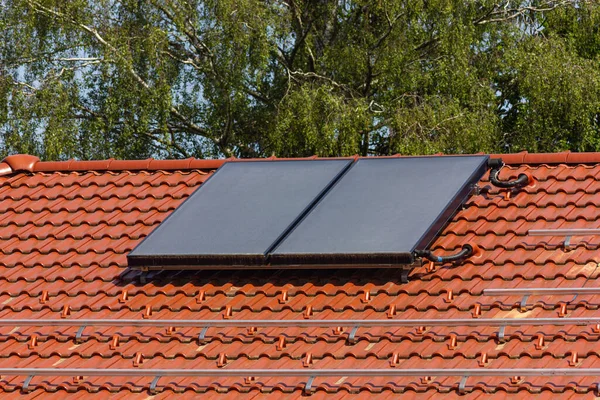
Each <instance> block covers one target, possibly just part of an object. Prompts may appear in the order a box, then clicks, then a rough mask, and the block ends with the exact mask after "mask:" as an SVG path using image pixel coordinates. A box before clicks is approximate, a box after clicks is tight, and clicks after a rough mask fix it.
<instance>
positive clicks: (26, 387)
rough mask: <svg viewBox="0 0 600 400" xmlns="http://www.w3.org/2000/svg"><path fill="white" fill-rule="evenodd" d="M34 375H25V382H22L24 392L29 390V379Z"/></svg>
mask: <svg viewBox="0 0 600 400" xmlns="http://www.w3.org/2000/svg"><path fill="white" fill-rule="evenodd" d="M34 376H35V375H29V376H28V377H27V379H25V383H24V384H23V391H24V392H27V393H28V392H29V384H30V383H31V380H32V379H33V377H34Z"/></svg>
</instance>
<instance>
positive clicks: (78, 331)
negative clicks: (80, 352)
mask: <svg viewBox="0 0 600 400" xmlns="http://www.w3.org/2000/svg"><path fill="white" fill-rule="evenodd" d="M84 329H85V325H82V326H80V327H79V329H78V330H77V333H76V334H75V343H80V342H81V335H82V334H83V330H84Z"/></svg>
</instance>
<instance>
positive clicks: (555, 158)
mask: <svg viewBox="0 0 600 400" xmlns="http://www.w3.org/2000/svg"><path fill="white" fill-rule="evenodd" d="M441 154H442V153H438V154H436V155H441ZM479 154H484V153H479ZM385 157H389V156H384V157H382V158H385ZM392 157H400V155H395V156H392ZM490 157H493V158H501V159H502V160H503V161H504V163H505V164H509V165H521V164H527V165H539V164H598V163H600V152H589V153H575V152H571V151H569V150H567V151H563V152H560V153H529V152H527V151H522V152H519V153H511V154H490ZM315 158H317V157H316V156H313V157H304V158H303V157H299V158H297V159H299V160H300V159H315ZM349 158H350V157H349ZM231 160H237V159H236V158H227V159H201V158H194V157H190V158H186V159H181V160H157V159H154V158H147V159H145V160H115V159H114V158H109V159H107V160H90V161H80V160H74V159H71V160H67V161H40V159H39V158H38V157H36V156H32V155H29V154H13V155H10V156H8V157H6V158H4V159H3V160H2V161H1V162H0V176H3V175H9V174H12V173H14V172H22V171H27V172H60V171H64V172H69V171H159V170H164V171H174V170H193V169H210V170H212V169H217V168H219V167H220V166H221V165H223V164H224V163H225V162H226V161H231ZM240 160H241V159H240ZM244 160H290V158H276V157H268V158H252V159H244Z"/></svg>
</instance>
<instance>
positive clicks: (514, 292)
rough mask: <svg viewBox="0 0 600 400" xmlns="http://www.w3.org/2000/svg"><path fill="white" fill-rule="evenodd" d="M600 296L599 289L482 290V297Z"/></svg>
mask: <svg viewBox="0 0 600 400" xmlns="http://www.w3.org/2000/svg"><path fill="white" fill-rule="evenodd" d="M572 294H581V295H585V294H600V287H592V288H583V287H581V288H517V289H483V295H484V296H526V295H533V296H535V295H572Z"/></svg>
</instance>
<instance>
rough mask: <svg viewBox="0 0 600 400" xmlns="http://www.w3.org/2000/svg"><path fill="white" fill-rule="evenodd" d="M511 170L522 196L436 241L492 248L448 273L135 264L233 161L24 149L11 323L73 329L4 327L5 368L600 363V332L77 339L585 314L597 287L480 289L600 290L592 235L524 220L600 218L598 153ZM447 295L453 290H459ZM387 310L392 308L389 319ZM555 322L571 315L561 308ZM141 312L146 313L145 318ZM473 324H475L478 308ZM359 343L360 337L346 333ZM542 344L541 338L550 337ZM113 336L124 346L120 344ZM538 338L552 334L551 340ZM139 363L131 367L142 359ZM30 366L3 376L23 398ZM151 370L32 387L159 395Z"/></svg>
mask: <svg viewBox="0 0 600 400" xmlns="http://www.w3.org/2000/svg"><path fill="white" fill-rule="evenodd" d="M499 157H502V158H503V160H504V161H505V162H506V163H507V164H509V166H507V167H505V169H504V170H503V171H502V172H501V178H502V179H508V178H510V177H516V176H518V174H519V173H527V174H530V175H531V176H532V177H533V178H534V180H535V185H534V186H531V187H527V188H525V189H523V190H521V191H519V192H515V193H512V195H511V196H510V197H509V198H508V199H507V198H506V196H505V193H506V192H505V191H503V190H498V189H495V188H493V187H491V186H490V184H489V182H488V180H487V177H484V178H483V179H482V180H481V182H480V187H489V188H490V190H488V191H484V192H482V193H481V194H480V195H475V196H473V197H472V198H471V199H469V201H468V202H467V203H466V205H465V207H464V209H462V210H460V211H459V212H458V213H457V214H456V215H455V216H454V217H453V218H452V221H450V223H449V224H448V225H447V226H446V228H445V229H444V230H443V232H442V233H441V234H440V236H439V237H438V238H437V239H436V241H435V243H434V244H433V245H432V249H433V250H434V251H435V252H436V254H437V253H439V254H446V253H451V252H453V251H455V250H456V249H458V248H460V247H461V246H462V244H464V243H473V244H475V245H477V246H478V247H479V248H480V250H481V255H480V256H479V257H477V258H471V259H469V260H467V261H465V262H464V263H462V264H460V265H457V266H454V265H451V264H447V265H439V266H436V268H435V269H433V270H429V269H428V268H427V266H422V267H418V268H415V269H414V270H413V271H412V272H411V274H410V280H409V282H408V283H402V273H401V271H398V270H394V269H377V270H334V271H332V270H322V271H319V270H313V271H287V272H283V273H282V272H280V271H273V270H265V271H233V272H232V271H222V272H221V271H208V272H207V271H152V272H140V271H135V270H130V269H128V268H127V264H126V254H127V252H128V251H130V250H131V249H133V248H134V247H135V245H136V244H137V243H138V242H139V241H140V240H142V239H143V238H144V237H145V236H146V235H147V234H148V233H149V232H151V231H152V229H153V228H154V227H155V226H156V225H157V224H159V223H160V222H161V221H162V220H163V219H164V218H166V217H167V216H168V215H169V213H171V212H172V211H173V210H174V209H175V208H176V207H177V205H179V204H180V203H181V202H182V201H183V200H185V198H187V196H189V195H190V194H191V193H192V192H193V191H194V190H195V188H197V187H198V185H201V184H202V182H204V181H205V180H206V179H207V178H208V177H209V176H210V174H211V172H212V171H213V170H214V169H215V168H217V167H218V166H220V165H221V164H222V163H223V160H196V159H188V160H152V159H149V160H140V161H117V160H104V161H60V162H44V161H39V160H37V159H35V158H34V157H30V156H26V155H16V156H11V157H8V158H7V159H6V160H5V161H4V162H2V163H0V209H1V210H2V211H3V218H2V219H1V220H0V238H1V239H2V240H3V245H2V246H1V247H0V253H1V254H2V257H1V258H0V270H1V271H2V273H0V282H1V283H2V284H1V285H0V322H1V321H4V320H7V319H11V318H12V319H22V318H32V319H40V318H51V319H61V315H62V314H63V313H64V312H65V310H68V311H69V312H68V314H69V315H65V318H63V319H62V320H66V321H72V326H69V327H52V326H41V327H26V326H21V327H16V326H2V325H1V324H0V368H14V367H51V368H67V367H76V368H137V369H143V368H147V369H153V368H160V369H169V368H208V369H218V366H217V363H218V361H219V359H220V358H222V360H221V362H222V363H224V365H225V367H224V368H223V370H226V369H236V368H244V369H245V368H250V369H252V368H277V369H280V368H298V369H304V368H305V367H304V366H303V361H306V360H307V357H308V358H310V359H311V363H310V366H309V367H308V368H312V369H315V370H316V369H319V368H358V369H361V368H383V369H389V368H392V367H391V366H390V362H392V364H393V365H394V367H393V368H395V369H403V368H404V369H406V368H436V369H437V368H444V369H449V368H474V369H490V370H491V369H495V368H600V351H597V350H596V347H597V346H595V345H596V343H597V341H598V340H600V330H599V329H596V327H595V325H544V326H526V325H523V326H507V327H506V328H505V329H504V331H503V333H501V330H500V328H499V327H497V326H485V325H480V326H467V325H464V326H456V327H452V326H429V327H428V326H425V327H423V328H422V329H419V328H415V327H391V326H388V327H375V328H367V327H360V326H359V327H358V329H357V330H356V332H354V333H352V332H353V328H352V327H342V329H338V328H336V327H328V328H300V327H289V328H281V327H279V328H278V327H269V328H260V327H259V328H257V329H251V330H248V327H247V326H239V327H230V328H208V329H207V330H206V332H205V337H204V339H203V340H201V339H199V335H200V334H201V332H202V329H201V328H177V327H176V328H175V329H168V328H164V327H162V328H158V327H138V328H135V327H110V326H109V327H97V326H89V327H85V329H84V330H83V331H82V332H81V335H80V337H78V336H79V335H78V333H77V332H78V330H79V328H80V326H79V325H78V324H77V321H76V320H77V319H85V318H91V319H92V318H97V319H137V320H147V321H152V320H160V319H194V320H202V319H217V320H223V315H224V313H227V312H230V313H231V316H230V318H229V320H236V319H265V320H294V319H298V320H305V319H304V318H303V316H304V314H305V313H306V310H307V309H310V310H312V315H311V316H310V317H309V320H310V319H356V320H361V319H381V320H385V321H389V320H392V319H409V320H412V319H415V320H422V319H428V318H431V319H456V318H460V319H465V320H469V321H480V320H481V319H484V318H493V319H498V318H516V319H520V318H559V317H560V318H575V317H581V318H588V317H596V316H597V315H598V310H599V308H600V296H598V295H579V296H576V297H575V296H573V295H532V296H529V297H528V298H525V299H524V298H523V296H511V295H505V296H485V295H484V293H483V290H484V289H491V288H496V289H502V288H539V287H546V288H556V287H560V288H568V287H572V288H581V287H586V288H593V287H596V286H597V285H595V282H596V280H595V279H596V278H597V277H598V276H599V275H600V268H599V264H598V262H599V261H600V258H599V256H598V254H597V253H598V248H599V247H600V239H598V237H597V236H589V237H573V239H572V240H571V247H570V248H569V249H565V248H564V245H563V244H564V240H565V238H564V237H532V236H528V235H527V232H528V231H529V230H531V229H548V228H599V227H600V226H598V220H599V219H600V217H599V215H600V214H599V213H598V208H599V207H600V205H599V204H598V200H597V193H598V192H599V191H600V184H599V183H598V182H599V177H600V153H587V154H586V153H570V152H564V153H557V154H529V153H526V152H523V153H518V154H509V155H499ZM449 292H451V293H452V295H451V296H450V295H449ZM390 310H395V312H393V313H392V314H390ZM561 315H563V316H562V317H561ZM144 316H147V318H146V319H144V318H143V317H144ZM474 317H477V318H474ZM351 335H352V336H353V337H354V339H353V340H352V339H351V338H350V336H351ZM540 337H541V338H542V339H540ZM115 338H116V339H115ZM540 340H541V342H540ZM134 363H135V365H138V366H137V367H134ZM26 378H27V377H25V376H21V377H12V376H4V375H3V376H2V378H1V379H0V389H1V390H2V391H3V392H7V393H11V395H12V396H14V397H18V396H19V395H23V396H24V395H25V394H23V393H22V390H23V388H24V381H25V379H26ZM153 378H154V377H152V376H150V377H114V376H104V377H103V376H99V377H97V376H84V377H82V378H81V379H77V380H75V381H74V380H73V378H72V377H33V378H32V380H31V382H30V384H29V388H28V390H30V391H31V392H30V393H29V395H30V396H43V397H44V398H46V397H49V396H52V395H60V396H64V395H65V394H66V393H68V394H69V395H70V396H72V397H76V396H85V397H86V398H87V397H88V396H91V395H96V396H102V398H105V397H106V396H115V397H116V398H119V397H126V396H128V395H131V394H132V393H143V394H144V395H151V394H152V393H150V383H151V382H152V379H153ZM460 381H461V377H460V376H457V377H444V376H437V377H436V376H434V377H431V379H429V378H427V377H426V376H423V377H394V378H390V377H319V376H316V378H315V380H314V382H313V383H312V396H313V398H319V396H322V395H325V394H335V396H336V397H344V396H346V395H352V394H357V393H359V394H366V393H369V394H372V395H375V394H377V395H379V396H381V397H383V396H387V395H395V396H397V394H399V393H404V394H405V395H409V396H413V397H414V396H418V397H434V396H437V395H439V394H440V393H444V394H446V395H447V396H448V395H449V396H456V397H458V396H459V395H460V393H459V391H460V387H459V386H460ZM306 383H307V378H301V377H256V378H255V379H250V377H247V378H243V377H215V378H210V377H200V378H198V377H194V378H185V377H181V378H179V377H162V378H160V379H159V381H158V383H157V391H158V392H159V394H158V396H159V398H160V396H163V397H166V396H168V395H170V394H172V393H183V394H185V395H187V396H190V397H194V396H197V395H198V394H201V393H203V394H211V395H213V396H216V395H219V396H221V397H227V396H229V397H235V398H239V397H242V398H244V397H248V398H249V397H254V396H256V395H259V394H260V395H261V396H268V395H269V394H270V395H273V396H278V397H279V396H280V395H281V394H284V393H285V394H294V395H300V394H302V393H303V391H304V389H305V386H306ZM597 389H598V385H597V378H596V377H593V376H574V377H559V376H553V377H535V376H523V377H519V378H515V377H512V378H511V377H497V376H482V377H470V378H468V379H467V381H466V384H465V388H464V391H465V392H468V393H470V394H471V395H473V396H479V395H485V396H486V397H488V396H489V397H492V396H494V395H495V396H496V397H504V396H505V395H506V394H507V393H511V394H513V395H518V396H521V397H528V396H530V395H531V394H532V393H536V394H542V395H550V396H556V395H561V396H562V397H567V396H571V395H578V394H579V395H580V394H584V393H596V391H597Z"/></svg>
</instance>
